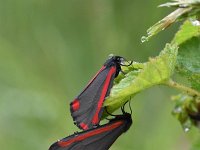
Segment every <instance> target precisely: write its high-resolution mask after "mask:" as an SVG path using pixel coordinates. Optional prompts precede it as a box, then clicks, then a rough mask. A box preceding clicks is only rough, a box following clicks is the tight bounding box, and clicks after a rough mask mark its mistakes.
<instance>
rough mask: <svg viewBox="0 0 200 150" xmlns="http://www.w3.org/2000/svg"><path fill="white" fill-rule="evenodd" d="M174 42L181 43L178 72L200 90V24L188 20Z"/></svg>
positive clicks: (194, 87)
mask: <svg viewBox="0 0 200 150" xmlns="http://www.w3.org/2000/svg"><path fill="white" fill-rule="evenodd" d="M173 43H176V44H178V45H179V52H178V57H177V65H176V71H177V73H178V74H181V75H182V76H184V77H185V78H186V79H187V80H188V81H189V83H190V84H191V87H192V88H193V89H196V90H198V91H200V26H193V25H192V23H191V22H189V21H186V22H185V23H184V24H183V26H182V27H181V29H180V31H179V32H178V33H177V34H176V36H175V38H174V40H173Z"/></svg>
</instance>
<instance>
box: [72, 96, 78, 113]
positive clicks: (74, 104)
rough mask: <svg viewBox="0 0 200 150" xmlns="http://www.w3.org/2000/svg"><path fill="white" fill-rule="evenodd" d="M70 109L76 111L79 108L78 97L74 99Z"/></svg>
mask: <svg viewBox="0 0 200 150" xmlns="http://www.w3.org/2000/svg"><path fill="white" fill-rule="evenodd" d="M71 107H72V110H73V111H77V110H78V109H79V108H80V102H79V101H78V99H75V100H74V101H73V102H72V104H71Z"/></svg>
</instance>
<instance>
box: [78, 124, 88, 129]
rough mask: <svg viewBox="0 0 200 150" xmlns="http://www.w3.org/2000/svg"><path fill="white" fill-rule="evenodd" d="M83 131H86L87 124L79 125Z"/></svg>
mask: <svg viewBox="0 0 200 150" xmlns="http://www.w3.org/2000/svg"><path fill="white" fill-rule="evenodd" d="M79 126H80V127H81V128H82V129H83V130H87V129H88V126H87V124H85V123H83V122H82V123H80V125H79Z"/></svg>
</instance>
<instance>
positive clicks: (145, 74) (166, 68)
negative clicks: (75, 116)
mask: <svg viewBox="0 0 200 150" xmlns="http://www.w3.org/2000/svg"><path fill="white" fill-rule="evenodd" d="M177 51H178V48H177V46H176V45H170V44H166V47H165V48H164V50H163V51H161V53H160V55H159V56H158V57H155V58H150V60H149V62H147V63H144V64H143V68H142V69H139V70H132V71H130V72H129V73H127V74H126V77H125V78H123V79H121V80H120V82H119V83H118V84H116V85H114V86H113V88H112V89H111V93H110V96H109V97H108V98H107V99H106V100H105V102H104V106H106V107H107V109H108V111H109V112H113V111H114V110H116V109H118V108H119V107H121V106H122V105H123V104H124V103H125V102H126V101H128V100H129V99H130V96H133V95H135V94H136V93H138V92H140V91H142V90H144V89H146V88H148V87H151V86H154V85H157V84H160V83H162V82H164V81H166V80H168V79H169V78H170V76H171V74H172V73H173V71H174V67H175V63H176V56H177Z"/></svg>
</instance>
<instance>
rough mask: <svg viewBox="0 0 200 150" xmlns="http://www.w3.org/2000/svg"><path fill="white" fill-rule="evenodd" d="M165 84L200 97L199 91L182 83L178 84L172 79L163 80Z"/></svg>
mask: <svg viewBox="0 0 200 150" xmlns="http://www.w3.org/2000/svg"><path fill="white" fill-rule="evenodd" d="M164 84H165V85H168V86H170V87H173V88H176V89H178V90H181V91H185V92H186V93H188V94H189V95H192V96H198V97H200V93H199V92H198V91H196V90H194V89H192V88H189V87H187V86H184V85H182V84H179V83H177V82H175V81H173V80H171V79H170V80H168V81H166V82H164Z"/></svg>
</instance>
